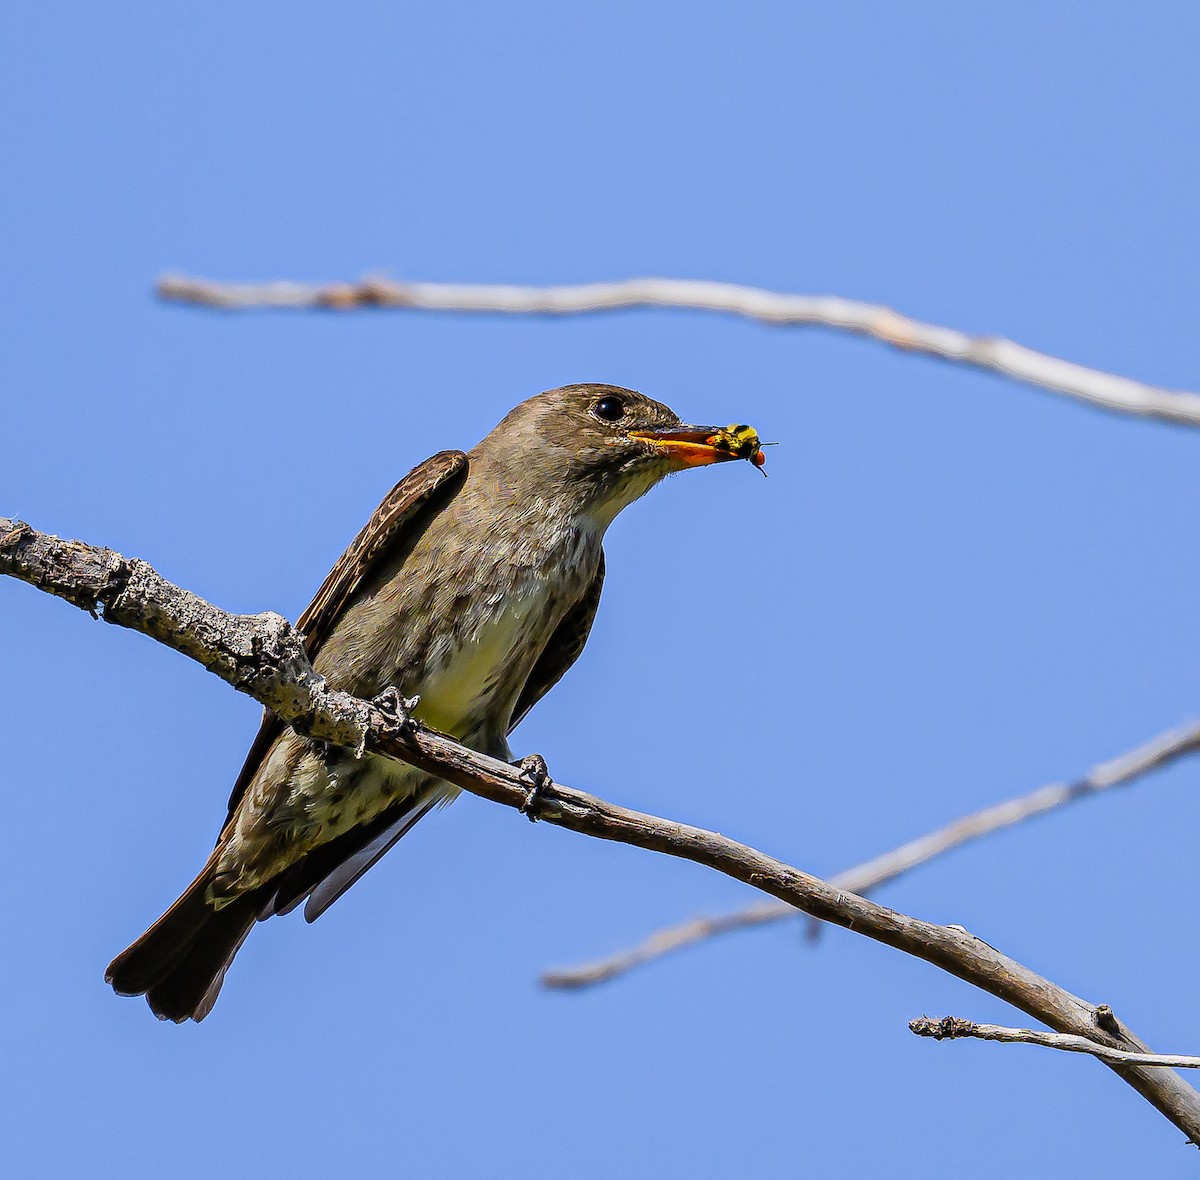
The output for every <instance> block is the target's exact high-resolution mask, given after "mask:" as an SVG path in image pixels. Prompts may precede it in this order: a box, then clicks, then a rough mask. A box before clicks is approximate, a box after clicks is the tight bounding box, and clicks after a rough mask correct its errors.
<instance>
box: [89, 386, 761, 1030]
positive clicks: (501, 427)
mask: <svg viewBox="0 0 1200 1180" xmlns="http://www.w3.org/2000/svg"><path fill="white" fill-rule="evenodd" d="M739 458H740V459H749V460H750V461H751V462H753V463H754V464H755V465H756V466H759V467H761V466H762V451H761V449H760V446H759V442H758V436H757V434H756V432H755V431H754V430H753V429H751V428H750V427H748V426H745V425H738V426H731V427H702V426H691V425H685V424H684V423H683V422H682V421H681V419H680V418H679V416H678V415H677V414H676V413H675V412H674V411H673V410H671V409H669V408H668V407H667V406H665V405H663V404H662V403H661V402H657V401H654V400H653V399H651V398H649V397H647V396H645V395H643V394H641V393H638V392H635V391H634V390H631V389H624V388H621V387H619V386H615V385H604V384H594V383H585V384H576V385H566V386H563V387H561V388H559V389H552V390H549V391H547V392H544V393H540V394H537V395H536V396H534V397H531V398H529V399H527V400H526V401H523V402H522V403H521V404H519V405H518V406H517V407H516V408H515V409H513V410H512V411H510V412H509V413H508V414H507V415H506V416H505V417H504V419H503V420H502V421H501V422H500V423H499V424H498V425H497V426H496V427H495V428H494V429H493V430H492V431H491V433H490V434H488V435H487V436H486V437H485V438H484V439H483V440H482V441H481V442H480V443H479V444H478V445H477V446H476V447H475V448H474V449H473V450H471V451H469V452H466V453H464V452H462V451H458V450H448V451H441V452H439V453H438V454H436V455H434V456H433V457H432V458H430V459H427V460H426V461H425V462H424V463H421V464H419V465H418V466H417V467H415V468H414V469H413V470H412V471H411V472H410V473H409V474H408V475H406V476H405V477H404V478H403V479H402V480H401V481H400V482H399V483H398V484H396V486H395V487H394V488H393V489H392V490H391V492H390V493H389V494H388V495H387V496H386V497H385V498H384V500H383V502H382V503H381V504H380V505H379V507H378V509H377V510H376V511H375V513H374V514H373V515H372V516H371V519H370V520H369V521H368V522H367V524H366V525H365V526H364V527H363V528H362V530H361V531H360V532H359V533H358V535H357V536H356V537H355V539H354V540H353V542H352V543H351V544H350V546H349V548H348V549H347V550H346V551H345V553H344V554H343V555H342V557H341V558H340V559H339V561H338V562H337V563H336V565H335V566H334V568H333V570H332V571H331V572H330V574H329V576H328V577H327V578H326V579H325V581H324V583H323V584H322V585H321V587H320V589H319V590H318V591H317V595H316V597H315V598H314V599H313V601H312V603H311V604H310V605H309V606H308V608H307V609H306V610H305V611H304V613H303V614H302V615H301V616H300V618H299V619H298V621H297V627H298V629H299V630H300V631H301V632H302V633H303V635H304V637H305V643H306V646H307V650H308V654H309V658H310V660H311V662H312V665H313V668H314V670H315V671H316V672H317V673H318V674H319V675H321V676H323V677H324V678H325V680H326V682H327V683H328V684H329V685H330V686H331V687H333V688H336V689H341V690H344V691H346V692H350V693H353V694H355V695H356V696H359V697H363V698H367V699H376V700H379V701H380V702H381V703H382V702H388V703H389V704H390V705H392V706H393V707H394V706H396V705H397V704H403V705H408V706H410V707H411V710H412V716H413V717H414V718H415V719H416V720H417V721H419V722H420V723H421V724H422V725H425V726H428V727H430V728H433V729H435V730H438V731H440V732H442V733H445V734H448V735H450V736H451V737H454V738H456V739H457V740H459V741H460V742H462V743H463V744H464V745H466V746H468V747H469V748H471V749H473V750H476V751H479V752H480V753H484V754H488V755H491V756H493V757H496V758H503V759H505V760H507V761H510V762H513V763H514V765H521V766H522V767H523V768H524V769H525V770H527V771H528V772H529V775H530V781H531V787H532V788H536V787H537V786H538V784H539V782H541V781H542V780H544V778H545V763H544V762H543V761H542V759H541V758H540V756H538V755H531V756H530V757H529V758H526V759H524V760H522V761H521V762H520V763H519V764H518V763H517V762H516V761H515V760H514V758H513V754H512V751H511V750H510V748H509V744H508V736H509V734H510V732H511V731H512V730H513V729H514V728H515V727H516V726H517V725H518V724H519V723H520V721H521V720H522V719H523V718H524V717H525V715H526V714H527V713H528V712H529V710H530V709H532V708H533V706H534V705H535V704H536V703H537V702H538V701H539V700H540V699H541V698H542V697H543V696H544V695H545V694H546V692H548V691H549V689H551V688H552V687H553V686H554V685H555V684H556V683H557V682H558V681H559V679H560V678H561V677H562V676H563V674H564V673H565V672H566V671H567V669H568V668H570V666H571V665H572V664H573V663H574V662H575V660H576V659H577V658H578V656H579V654H580V653H581V652H582V650H583V647H584V644H585V643H586V641H587V638H588V634H589V632H590V630H591V627H592V621H593V619H594V618H595V616H596V609H597V606H598V605H599V601H600V593H601V589H602V587H603V584H604V551H603V545H602V542H603V539H604V534H605V530H606V529H607V528H608V526H609V525H610V524H611V523H612V521H613V519H614V518H615V517H616V515H617V514H618V513H619V512H620V511H621V510H622V509H624V508H626V507H627V506H628V505H630V504H632V503H633V502H634V501H635V500H637V499H638V498H640V497H641V496H642V495H644V494H645V493H646V492H648V491H649V490H650V488H652V487H653V486H654V485H655V484H657V483H658V482H659V481H660V480H662V479H663V478H664V477H665V476H667V475H670V474H671V473H672V472H675V471H679V470H682V469H683V468H687V467H700V466H706V465H709V464H713V463H720V462H725V461H728V460H733V459H739ZM764 474H765V472H764ZM401 692H411V693H413V694H415V695H416V697H417V699H416V701H415V702H414V701H410V700H407V699H405V698H403V697H402V696H400V695H399V694H400V693H401ZM458 793H459V790H458V788H457V787H454V786H451V785H450V784H448V783H446V782H443V781H441V780H439V779H437V778H436V777H435V776H433V775H431V774H428V773H426V772H424V771H420V770H417V769H416V768H415V767H411V766H408V765H406V764H402V763H398V762H396V761H393V760H389V759H385V758H382V757H379V756H376V755H373V754H371V753H369V752H367V753H363V752H362V751H357V752H356V751H353V750H348V749H343V748H340V747H330V746H326V745H324V744H322V743H319V742H313V741H311V740H308V739H306V738H304V737H303V736H301V735H299V734H297V733H296V732H295V731H294V730H292V729H290V728H289V727H287V726H286V725H284V724H283V723H282V722H281V721H279V720H278V719H277V718H275V717H274V716H272V715H271V714H270V713H265V714H264V716H263V720H262V724H261V727H260V729H259V731H258V734H257V736H256V738H255V739H254V742H253V744H252V745H251V747H250V751H249V753H248V755H247V757H246V761H245V765H244V766H243V768H242V771H241V773H240V774H239V775H238V778H237V780H236V782H235V784H234V787H233V792H232V795H231V796H230V799H229V806H228V813H227V816H226V819H225V822H224V824H223V825H222V827H221V829H220V833H219V835H218V838H217V841H216V845H215V847H214V849H213V851H212V854H211V855H210V856H209V858H208V860H207V861H206V862H205V864H204V867H203V868H202V869H201V871H200V873H199V874H198V875H197V876H196V878H195V880H194V881H192V883H191V884H190V885H189V886H188V887H187V889H186V890H184V892H183V894H182V895H181V896H180V897H179V899H178V900H177V901H176V902H175V903H174V905H172V906H171V907H170V909H168V910H167V911H166V913H165V914H163V916H162V917H161V918H160V919H159V920H158V921H157V922H155V923H154V925H152V926H151V927H150V928H149V929H148V930H147V931H146V932H145V933H144V934H143V935H142V936H141V937H140V938H139V939H137V941H136V942H134V943H133V944H132V945H131V946H130V947H129V948H128V949H126V950H125V951H123V952H122V953H121V954H119V955H118V956H117V957H116V958H115V959H114V960H113V961H112V963H111V964H110V965H109V967H108V970H107V972H106V975H105V979H106V981H107V982H108V983H109V984H110V985H111V986H112V988H113V989H114V991H115V992H116V993H117V994H118V995H124V996H137V995H144V996H145V997H146V999H147V1001H148V1003H149V1005H150V1008H151V1010H152V1011H153V1012H154V1014H155V1015H156V1016H157V1017H158V1018H159V1019H160V1020H169V1021H174V1022H175V1023H182V1022H183V1021H185V1020H189V1019H190V1020H195V1021H200V1020H203V1019H204V1018H205V1017H206V1016H207V1015H208V1014H209V1012H211V1010H212V1007H213V1004H214V1003H215V1001H216V999H217V995H218V993H219V992H220V990H221V985H222V982H223V980H224V978H225V973H226V971H227V970H228V968H229V965H230V963H231V962H232V961H233V958H234V956H235V955H236V954H237V952H238V950H239V948H240V947H241V945H242V943H243V942H244V941H245V939H246V937H247V935H248V934H249V932H250V930H251V929H252V927H253V926H254V924H255V922H256V921H258V920H261V919H263V918H267V917H270V916H272V915H275V914H284V913H288V912H289V911H291V910H292V909H294V908H295V907H297V906H298V905H300V904H301V903H304V906H305V909H304V915H305V918H306V919H307V920H308V921H310V922H311V921H314V920H315V919H316V918H318V917H319V916H320V915H321V914H322V913H324V912H325V910H327V909H328V908H329V906H330V905H332V904H333V902H334V901H336V900H337V899H338V898H339V897H340V896H341V895H342V894H343V893H344V892H345V891H346V890H347V889H349V888H350V886H351V885H353V884H354V883H355V882H356V881H357V880H358V879H359V878H360V877H361V876H362V875H363V874H364V873H365V872H366V871H367V870H368V869H369V868H371V866H372V865H374V864H375V863H376V862H377V861H378V860H379V858H380V857H382V856H383V855H384V854H385V853H386V852H387V851H388V850H389V849H390V848H391V847H392V846H393V845H394V844H395V843H396V842H397V841H398V840H399V839H400V838H401V837H402V836H403V835H404V834H405V833H406V832H408V831H409V830H410V829H411V828H412V827H413V825H414V824H416V823H417V821H418V820H420V819H422V818H423V817H424V816H426V815H427V814H429V812H430V811H432V810H433V809H434V808H437V807H439V806H441V805H444V804H446V803H448V802H450V801H451V800H453V799H454V798H455V797H456V796H457V794H458Z"/></svg>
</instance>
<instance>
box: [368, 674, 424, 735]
mask: <svg viewBox="0 0 1200 1180" xmlns="http://www.w3.org/2000/svg"><path fill="white" fill-rule="evenodd" d="M420 703H421V698H420V697H406V696H402V695H401V693H400V690H399V689H398V688H396V687H395V685H391V684H389V685H388V686H387V688H385V689H384V690H383V692H381V693H380V694H379V695H378V696H377V697H373V698H372V699H371V704H372V705H374V706H375V708H376V709H378V710H379V712H380V713H382V714H383V720H384V725H385V727H386V728H387V730H388V731H389V732H391V733H403V732H404V731H405V730H407V729H412V727H413V724H414V718H413V715H412V711H413V709H415V708H416V707H417V706H418V705H419V704H420Z"/></svg>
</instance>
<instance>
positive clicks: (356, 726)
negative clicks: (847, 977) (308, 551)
mask: <svg viewBox="0 0 1200 1180" xmlns="http://www.w3.org/2000/svg"><path fill="white" fill-rule="evenodd" d="M0 573H5V574H9V575H11V576H13V577H16V578H20V579H21V580H23V581H25V582H28V583H30V584H31V585H34V586H37V587H38V588H39V589H42V590H45V591H46V592H48V593H51V594H56V595H58V596H59V597H62V598H65V599H66V600H67V601H69V602H72V603H74V604H75V605H76V606H79V607H81V608H82V609H84V610H90V611H91V612H92V613H93V614H99V615H100V616H101V617H103V618H104V619H105V620H106V621H107V622H110V623H115V624H118V625H120V626H123V627H129V628H132V629H133V630H137V631H142V632H144V633H145V634H147V635H150V636H152V637H153V638H155V639H157V640H159V641H160V642H162V643H165V644H166V645H167V646H169V647H172V648H174V649H175V650H176V651H179V652H181V653H182V654H184V655H187V656H189V657H191V658H192V659H195V660H197V661H198V662H200V663H201V664H202V665H203V666H204V667H206V668H208V669H209V670H210V671H212V672H214V673H216V674H217V675H218V676H220V677H221V678H222V679H224V680H226V681H227V682H228V683H230V684H232V685H233V686H234V687H235V688H238V689H240V690H241V691H242V692H246V693H248V694H250V695H251V696H253V697H255V698H256V699H257V700H259V701H260V702H261V703H262V704H264V705H265V706H266V707H268V708H270V709H272V710H273V711H275V712H277V713H278V714H279V715H280V716H281V717H282V718H283V719H284V720H286V721H288V722H290V723H291V724H292V725H294V726H296V727H297V728H298V729H299V730H300V731H301V732H303V733H306V734H310V735H312V736H313V737H315V738H319V739H322V740H325V741H329V742H332V743H335V744H338V745H343V746H349V747H351V748H357V749H363V748H368V747H369V748H370V749H372V750H374V751H376V752H378V753H380V754H382V755H384V756H387V757H391V758H397V759H399V760H400V761H404V762H408V763H411V764H412V765H414V766H418V767H420V768H422V769H424V770H428V771H430V772H432V773H435V774H437V775H439V776H440V777H442V778H444V779H446V780H447V781H449V782H452V783H455V784H457V785H458V786H460V787H462V788H463V789H464V790H467V791H470V792H471V793H473V794H475V795H479V796H480V797H482V798H485V799H490V800H492V801H493V802H496V803H503V804H504V805H505V806H508V807H512V808H515V809H518V810H519V809H521V808H522V807H523V806H524V805H525V804H527V802H528V798H529V787H528V783H527V782H526V781H525V780H524V779H523V778H522V777H521V772H520V771H519V770H518V769H517V768H515V767H512V766H509V765H508V764H507V763H505V762H499V761H497V760H496V759H493V758H487V757H485V756H483V755H481V754H477V753H475V752H473V751H471V750H468V749H466V748H465V747H463V746H461V745H459V744H458V743H457V742H455V741H453V740H451V739H450V738H447V737H445V736H444V735H442V734H438V733H435V732H433V731H432V730H428V729H425V728H424V727H421V726H413V727H410V728H397V727H396V726H395V724H394V722H393V721H392V720H390V719H389V718H388V717H387V715H386V714H384V713H382V712H381V711H380V710H378V709H377V708H375V707H374V706H373V705H371V704H370V703H369V702H366V701H362V700H358V699H356V698H354V697H351V696H349V695H348V694H347V693H343V692H337V691H334V690H332V689H330V688H329V687H328V686H327V685H326V684H325V683H324V681H323V680H322V679H321V678H320V677H319V676H317V675H316V674H315V673H314V672H313V670H312V668H311V666H310V665H309V663H308V659H307V657H306V656H305V654H304V647H303V644H302V642H301V640H300V637H299V635H298V633H297V632H296V631H295V629H294V628H293V627H292V626H291V624H289V623H288V622H287V621H286V620H285V619H283V618H282V617H281V616H279V615H277V614H273V613H270V612H268V613H264V614H259V615H250V616H247V615H233V614H230V613H228V612H226V611H223V610H220V609H219V608H218V607H215V606H213V605H211V604H210V603H207V602H205V601H204V600H203V599H201V598H200V597H198V596H197V595H195V594H192V593H191V592H189V591H187V590H183V589H181V588H180V587H178V586H174V585H172V584H171V583H170V582H168V581H166V579H164V578H162V577H161V576H160V575H159V574H157V573H156V572H155V571H154V570H153V569H152V568H151V567H150V566H149V565H147V564H146V563H145V562H142V561H137V560H129V559H127V558H125V557H122V556H121V555H120V554H118V553H114V552H113V551H112V550H109V549H99V548H94V547H92V546H90V545H86V544H84V543H83V542H80V541H63V540H60V539H59V538H57V537H52V536H48V535H46V534H44V533H39V532H37V531H36V530H35V529H33V528H31V527H30V526H29V525H27V524H24V523H22V522H19V521H13V520H8V519H5V518H0ZM537 811H538V815H539V817H540V818H543V819H545V820H548V821H549V822H551V823H554V824H557V825H558V826H560V827H564V828H569V829H570V830H572V831H575V832H580V833H583V834H585V835H589V836H595V837H598V838H600V839H604V840H616V841H620V842H622V843H625V844H632V845H634V846H636V847H639V848H645V849H647V850H649V851H652V852H665V853H667V854H669V855H671V856H677V857H681V858H683V859H686V860H691V861H694V862H696V863H697V864H702V865H706V866H708V867H709V868H712V869H715V870H717V871H718V872H721V873H725V874H726V875H727V876H730V877H732V878H734V879H735V880H738V881H743V882H745V883H746V884H747V885H751V886H753V887H754V888H756V889H759V890H761V891H762V892H764V893H767V894H769V895H771V896H772V897H775V898H777V899H778V900H780V901H785V902H787V903H788V904H789V905H791V906H794V907H796V908H797V909H801V910H803V911H804V912H805V913H807V914H811V915H812V916H813V917H815V918H819V919H821V920H822V921H826V922H832V923H833V924H835V925H838V926H842V927H845V928H846V929H848V930H853V931H854V932H855V933H857V934H862V935H866V936H867V937H868V938H872V939H874V940H875V941H877V942H881V943H883V944H885V945H887V946H891V947H894V948H896V949H897V950H901V951H904V952H905V953H906V954H910V955H914V956H916V957H917V958H920V959H924V960H925V961H926V962H928V963H932V964H933V965H934V966H936V967H940V968H941V969H942V970H944V971H947V972H949V973H950V974H952V975H954V976H956V977H958V978H959V979H963V980H965V981H966V982H968V983H971V984H974V985H975V986H976V987H979V988H982V989H983V990H984V991H987V992H990V993H991V994H992V995H995V996H998V997H999V998H1001V999H1003V1000H1006V1001H1007V1002H1008V1003H1010V1004H1012V1005H1013V1006H1014V1007H1016V1008H1019V1009H1020V1010H1021V1011H1023V1012H1025V1013H1027V1014H1028V1015H1030V1016H1032V1017H1034V1018H1035V1019H1037V1020H1040V1021H1041V1022H1042V1023H1044V1024H1046V1025H1048V1026H1049V1027H1051V1028H1052V1029H1054V1030H1055V1031H1057V1032H1061V1033H1070V1034H1074V1035H1076V1036H1082V1037H1086V1038H1088V1039H1095V1040H1097V1041H1098V1042H1100V1043H1103V1044H1105V1045H1107V1046H1109V1047H1111V1048H1114V1049H1124V1050H1127V1051H1132V1052H1138V1053H1141V1052H1148V1051H1149V1050H1147V1048H1146V1046H1145V1045H1143V1044H1142V1043H1141V1042H1140V1041H1138V1040H1137V1038H1136V1037H1135V1036H1134V1035H1133V1034H1132V1033H1131V1032H1130V1031H1129V1030H1128V1029H1127V1028H1126V1027H1125V1026H1124V1025H1123V1024H1121V1023H1120V1022H1119V1021H1117V1019H1116V1017H1115V1016H1113V1015H1112V1014H1111V1012H1108V1010H1107V1009H1105V1010H1104V1014H1103V1015H1101V1014H1100V1012H1099V1010H1098V1009H1097V1008H1096V1006H1095V1005H1093V1004H1090V1003H1088V1002H1087V1001H1086V1000H1082V999H1080V998H1079V997H1078V996H1074V995H1072V994H1071V993H1070V992H1068V991H1065V990H1064V989H1063V988H1060V987H1058V986H1057V985H1056V984H1054V983H1052V982H1051V981H1050V980H1048V979H1045V978H1043V977H1042V976H1040V975H1038V974H1036V973H1035V972H1033V971H1031V970H1029V968H1027V967H1025V966H1023V965H1022V964H1020V963H1018V962H1016V961H1015V960H1013V959H1010V958H1008V956H1006V955H1003V954H1001V953H1000V952H999V951H997V950H995V949H994V948H993V947H991V946H989V945H988V944H987V943H985V942H983V941H982V940H981V939H978V938H976V937H974V936H973V935H971V934H970V933H969V932H968V931H965V930H962V929H961V928H958V927H952V926H938V925H935V924H934V923H931V922H924V921H921V920H920V919H918V918H912V917H909V916H908V915H906V914H901V913H898V912H896V911H895V910H889V909H887V908H886V907H884V906H881V905H877V904H875V903H874V902H871V901H868V900H866V899H865V898H861V897H857V896H855V895H854V894H851V893H846V892H845V891H843V890H840V889H838V888H837V887H836V886H834V885H832V884H830V883H829V882H827V881H822V880H820V879H819V878H817V877H813V876H810V875H809V874H808V873H805V872H803V871H802V870H800V869H797V868H793V867H792V866H791V865H787V864H784V863H783V862H782V861H778V860H776V859H774V858H773V857H770V856H767V855H766V854H765V853H762V852H759V851H757V850H756V849H753V848H750V847H748V846H747V845H744V844H739V843H738V842H737V841H735V840H731V839H729V838H728V837H726V836H722V835H719V834H718V833H715V832H709V831H705V830H704V829H702V828H696V827H692V826H690V825H688V824H681V823H677V822H675V821H673V820H667V819H660V818H658V817H657V816H653V815H646V814H643V813H640V812H636V811H630V810H628V809H627V808H623V807H618V806H616V805H615V804H612V803H608V802H605V801H604V800H602V799H598V798H596V797H594V796H592V795H588V794H586V793H584V792H583V791H577V790H575V789H573V788H571V787H567V786H564V785H562V784H560V783H553V784H547V785H546V786H545V787H543V788H542V792H541V801H540V802H539V805H538V808H537ZM1106 1064H1108V1065H1109V1068H1111V1069H1112V1070H1114V1071H1115V1072H1116V1073H1117V1074H1118V1075H1119V1076H1120V1077H1121V1078H1123V1079H1124V1080H1125V1081H1126V1082H1128V1083H1129V1085H1131V1086H1132V1087H1133V1088H1134V1089H1135V1090H1137V1091H1138V1093H1139V1094H1141V1095H1142V1096H1143V1097H1144V1098H1145V1099H1146V1100H1147V1101H1148V1102H1150V1103H1151V1104H1152V1105H1153V1106H1154V1107H1155V1108H1156V1109H1157V1110H1159V1111H1160V1112H1161V1113H1162V1114H1163V1115H1164V1116H1165V1117H1166V1118H1167V1119H1169V1120H1170V1121H1171V1122H1172V1123H1173V1124H1174V1125H1175V1126H1176V1127H1178V1128H1179V1129H1180V1130H1182V1131H1183V1132H1184V1134H1185V1135H1186V1136H1187V1137H1188V1139H1189V1140H1190V1141H1191V1142H1193V1143H1198V1144H1200V1093H1197V1092H1196V1091H1195V1090H1193V1089H1192V1088H1191V1087H1190V1086H1189V1085H1187V1083H1186V1082H1184V1081H1183V1079H1182V1078H1181V1077H1180V1076H1179V1075H1178V1074H1176V1073H1174V1072H1173V1071H1171V1070H1166V1069H1159V1068H1152V1067H1148V1066H1144V1065H1128V1064H1117V1063H1106Z"/></svg>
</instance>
